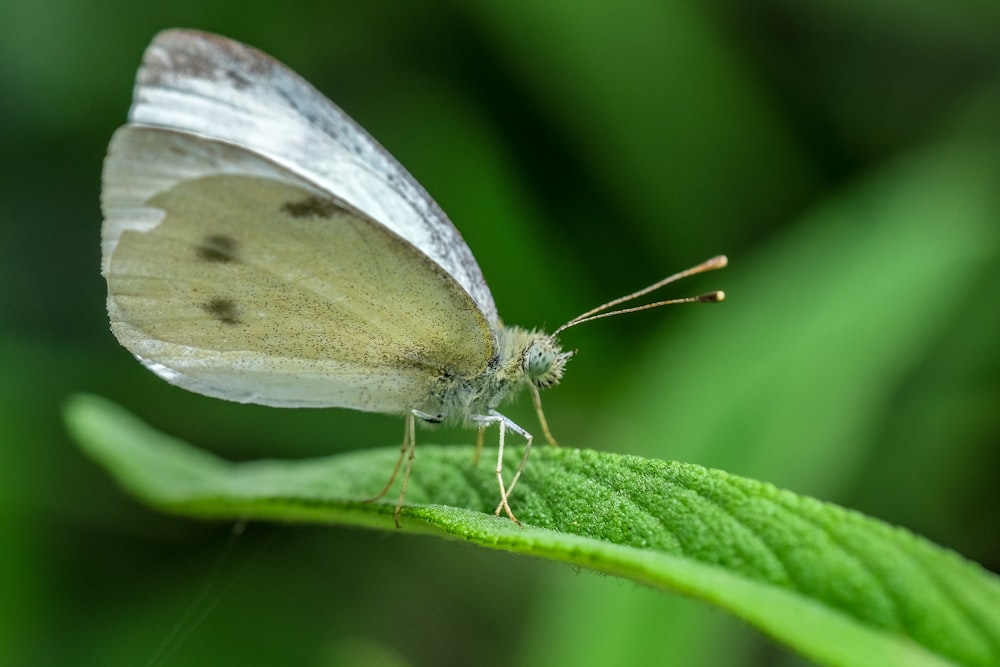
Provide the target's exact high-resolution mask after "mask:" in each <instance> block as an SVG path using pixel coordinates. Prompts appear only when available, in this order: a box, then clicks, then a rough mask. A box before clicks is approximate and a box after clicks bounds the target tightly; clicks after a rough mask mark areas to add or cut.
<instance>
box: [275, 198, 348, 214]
mask: <svg viewBox="0 0 1000 667" xmlns="http://www.w3.org/2000/svg"><path fill="white" fill-rule="evenodd" d="M339 210H341V208H340V206H338V205H337V204H336V203H334V202H332V201H330V200H328V199H323V198H322V197H306V198H305V199H302V200H300V201H290V202H285V203H284V204H282V205H281V211H282V213H287V214H288V215H290V216H292V217H293V218H329V217H332V216H333V214H334V213H336V212H337V211H339Z"/></svg>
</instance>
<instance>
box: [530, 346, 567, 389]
mask: <svg viewBox="0 0 1000 667" xmlns="http://www.w3.org/2000/svg"><path fill="white" fill-rule="evenodd" d="M572 356H573V352H572V351H570V352H563V351H562V348H561V347H559V343H557V342H556V340H555V337H553V336H549V335H546V334H541V333H539V334H536V335H535V336H534V337H533V338H532V340H531V342H530V343H529V345H528V346H527V347H525V349H524V356H523V357H522V359H521V364H522V367H523V368H524V374H525V375H526V376H527V378H528V380H529V381H530V382H531V384H533V385H535V386H536V387H538V388H539V389H548V388H549V387H551V386H553V385H556V384H559V380H561V379H562V375H563V369H564V368H565V367H566V362H567V361H569V358H570V357H572Z"/></svg>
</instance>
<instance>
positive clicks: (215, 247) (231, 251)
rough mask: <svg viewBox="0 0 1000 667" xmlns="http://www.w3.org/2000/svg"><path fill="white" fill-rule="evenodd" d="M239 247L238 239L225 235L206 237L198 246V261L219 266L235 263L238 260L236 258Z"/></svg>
mask: <svg viewBox="0 0 1000 667" xmlns="http://www.w3.org/2000/svg"><path fill="white" fill-rule="evenodd" d="M238 245H239V244H238V243H236V239H234V238H233V237H231V236H226V235H225V234H212V235H211V236H206V237H205V238H203V239H202V240H201V244H199V245H198V259H201V260H203V261H206V262H217V263H219V264H227V263H229V262H235V261H237V259H238V257H237V256H236V248H237V246H238Z"/></svg>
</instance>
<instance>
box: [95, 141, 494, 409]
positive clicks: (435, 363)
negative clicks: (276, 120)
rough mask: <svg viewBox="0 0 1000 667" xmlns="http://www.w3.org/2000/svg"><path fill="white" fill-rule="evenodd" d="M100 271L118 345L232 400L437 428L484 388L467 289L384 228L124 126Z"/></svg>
mask: <svg viewBox="0 0 1000 667" xmlns="http://www.w3.org/2000/svg"><path fill="white" fill-rule="evenodd" d="M102 205H103V208H104V214H105V223H104V227H103V239H102V249H103V263H102V269H103V273H104V275H105V277H106V278H107V280H108V289H109V296H108V311H109V314H110V317H111V323H112V329H113V330H114V333H115V335H116V336H117V337H118V339H119V340H120V341H121V343H122V344H123V345H124V346H125V347H127V348H128V349H129V350H130V351H132V352H133V353H134V354H136V355H137V356H138V357H139V358H140V360H142V361H143V363H145V364H146V366H148V367H149V368H150V369H152V370H153V371H154V372H156V373H157V374H158V375H160V376H161V377H163V378H164V379H166V380H168V381H169V382H171V383H173V384H176V385H179V386H181V387H184V388H186V389H189V390H192V391H196V392H198V393H202V394H207V395H209V396H216V397H219V398H224V399H228V400H233V401H240V402H252V403H261V404H265V405H275V406H291V407H334V406H336V407H349V408H354V409H358V410H369V411H378V412H404V411H406V410H409V409H411V408H417V409H421V410H424V411H427V412H431V413H434V412H436V411H437V407H438V406H437V405H436V403H435V397H436V396H438V395H439V394H438V387H437V384H436V383H437V382H439V381H440V380H441V379H442V378H444V377H453V376H458V377H462V376H474V375H478V374H480V373H482V372H483V371H484V369H485V368H486V365H487V363H488V361H489V359H490V358H491V357H492V356H493V353H494V346H495V343H494V340H493V335H492V334H491V330H490V326H489V324H488V323H487V321H486V319H485V318H484V316H483V314H482V312H481V311H480V309H479V308H477V307H476V306H475V304H474V303H473V301H472V299H471V297H470V296H469V295H468V293H467V292H466V290H465V289H464V288H463V287H462V286H461V285H459V283H457V282H456V281H455V280H453V279H452V277H451V276H450V274H448V273H447V272H445V270H443V269H442V268H441V267H440V266H439V265H438V264H437V263H435V262H433V261H431V260H430V259H429V258H428V257H427V256H426V254H424V253H423V252H422V251H421V250H418V249H417V248H415V247H414V246H413V245H412V244H411V243H409V242H408V241H407V240H405V239H403V238H401V237H399V236H398V235H396V234H395V233H393V232H392V231H390V230H388V229H386V227H384V226H383V225H381V224H380V223H378V222H375V221H374V220H372V219H371V218H370V217H368V216H366V215H365V214H363V213H361V212H359V211H356V210H354V209H353V208H352V207H351V206H350V205H349V204H348V203H346V202H344V201H341V200H339V199H337V198H335V197H331V196H330V195H329V194H328V193H326V192H325V191H324V190H323V189H322V188H318V187H316V186H315V185H314V184H312V183H309V182H308V181H307V180H305V179H303V178H301V177H300V176H298V175H296V174H293V173H291V172H289V171H288V170H286V169H284V168H283V167H281V166H279V165H277V164H274V163H273V162H271V161H269V160H267V159H264V158H262V157H260V156H258V155H256V154H254V153H252V152H250V151H247V150H244V149H242V148H240V147H237V146H234V145H231V144H226V143H223V142H218V141H212V140H208V139H204V138H199V137H193V136H190V135H187V134H184V133H180V132H173V131H169V130H161V129H153V128H139V127H132V126H126V127H124V128H122V129H120V130H119V131H118V132H117V133H116V134H115V136H114V138H113V139H112V142H111V145H110V148H109V154H108V158H107V160H106V162H105V168H104V191H103V195H102Z"/></svg>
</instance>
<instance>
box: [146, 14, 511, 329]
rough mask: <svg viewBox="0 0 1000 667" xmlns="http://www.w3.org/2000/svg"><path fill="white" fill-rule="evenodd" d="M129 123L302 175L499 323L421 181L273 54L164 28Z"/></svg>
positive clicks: (467, 256)
mask: <svg viewBox="0 0 1000 667" xmlns="http://www.w3.org/2000/svg"><path fill="white" fill-rule="evenodd" d="M129 120H130V122H131V123H133V124H138V125H149V126H154V127H163V128H167V129H174V130H178V131H181V132H187V133H192V134H197V135H199V136H204V137H209V138H212V139H217V140H220V141H225V142H229V143H234V144H236V145H239V146H242V147H243V148H245V149H247V150H249V151H251V152H253V153H257V154H259V155H261V156H263V157H265V158H267V159H269V160H271V161H272V162H275V163H277V164H278V165H280V166H282V167H284V168H285V169H287V170H289V171H291V172H293V173H296V174H298V175H300V176H302V177H303V178H304V179H305V180H307V181H309V182H311V183H314V184H315V185H317V186H318V187H319V188H321V189H323V190H325V191H326V192H329V193H331V194H333V195H334V196H336V197H337V198H339V199H341V200H342V201H344V202H346V203H348V204H349V205H350V206H352V207H353V208H355V209H356V210H358V211H360V212H362V213H364V214H366V215H368V216H369V217H371V218H372V219H374V220H378V221H379V222H380V223H381V224H384V225H385V226H386V227H388V228H389V229H391V230H392V231H393V232H395V233H396V234H398V235H399V236H401V237H403V238H404V239H406V240H407V241H409V242H410V243H411V244H413V245H414V246H416V247H417V248H419V249H420V250H421V251H422V252H423V253H424V254H426V255H427V256H428V257H430V258H431V259H432V260H433V261H434V262H436V263H437V264H438V265H439V266H441V267H442V268H443V269H444V270H445V271H446V272H447V273H448V274H449V275H451V276H452V277H453V278H454V279H455V280H456V281H458V283H459V284H460V285H462V287H463V288H464V289H465V290H466V291H467V292H468V293H469V295H470V296H472V299H473V300H474V301H475V303H476V305H477V306H478V308H479V309H480V310H481V311H482V313H483V315H484V316H485V317H486V319H487V321H489V322H495V321H497V312H496V305H495V304H494V303H493V297H492V295H491V294H490V290H489V287H488V286H487V285H486V281H485V280H484V279H483V275H482V272H481V271H480V269H479V266H478V265H477V264H476V261H475V258H474V257H473V256H472V252H471V251H470V250H469V248H468V246H467V245H466V244H465V242H464V241H463V240H462V237H461V235H460V234H459V233H458V230H457V229H455V227H454V225H452V224H451V222H450V221H449V220H448V217H447V216H446V215H445V214H444V212H442V211H441V209H440V207H438V205H437V204H435V203H434V201H433V200H432V199H431V197H430V196H429V195H428V194H427V192H426V191H425V190H424V189H423V187H421V186H420V184H419V183H417V182H416V180H414V178H413V177H412V176H410V174H409V173H407V171H406V170H405V169H403V167H402V166H401V165H400V164H399V163H398V162H396V160H395V159H394V158H393V157H392V156H391V155H389V154H388V152H386V151H385V149H383V148H382V147H381V146H380V145H379V144H378V143H377V142H376V141H375V140H374V139H373V138H372V137H371V136H369V135H368V133H367V132H365V131H364V130H363V129H362V128H361V127H360V126H358V125H357V123H355V122H354V121H353V120H351V119H350V118H349V117H348V116H347V114H345V113H344V112H343V111H341V110H340V109H339V108H338V107H337V106H336V105H334V104H333V103H332V102H330V101H329V100H328V99H326V97H324V96H323V95H322V94H321V93H319V92H318V91H317V90H316V89H315V88H313V87H312V86H311V85H310V84H309V83H307V82H306V81H305V80H303V79H302V78H301V77H299V76H298V75H297V74H295V73H294V72H292V71H291V70H289V69H288V68H287V67H285V66H284V65H282V64H281V63H279V62H277V61H276V60H274V59H273V58H271V57H270V56H268V55H266V54H264V53H262V52H260V51H257V50H256V49H253V48H251V47H249V46H246V45H244V44H241V43H239V42H234V41H232V40H229V39H226V38H224V37H219V36H216V35H210V34H207V33H201V32H197V31H192V30H167V31H164V32H162V33H160V34H159V35H157V36H156V38H155V39H154V40H153V42H152V44H151V45H150V46H149V48H148V49H147V50H146V53H145V56H144V58H143V64H142V67H141V68H140V70H139V74H138V78H137V82H136V90H135V99H134V102H133V105H132V109H131V111H130V113H129Z"/></svg>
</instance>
